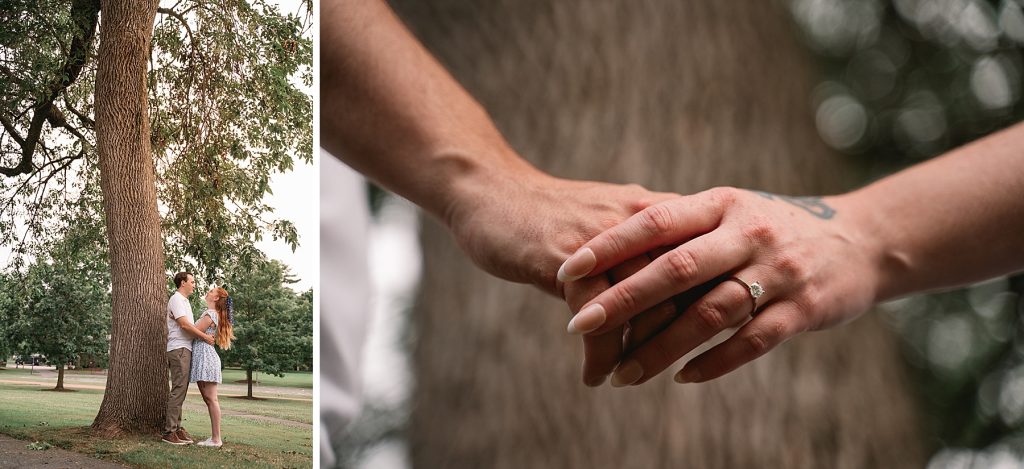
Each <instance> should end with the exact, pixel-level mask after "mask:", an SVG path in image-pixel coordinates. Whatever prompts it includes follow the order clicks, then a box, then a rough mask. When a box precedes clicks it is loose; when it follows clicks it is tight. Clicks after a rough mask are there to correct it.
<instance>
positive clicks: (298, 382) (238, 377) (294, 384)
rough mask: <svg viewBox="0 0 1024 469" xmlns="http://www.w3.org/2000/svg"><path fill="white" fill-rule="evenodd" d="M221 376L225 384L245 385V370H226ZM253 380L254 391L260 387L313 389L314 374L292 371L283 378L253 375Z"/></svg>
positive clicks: (264, 374)
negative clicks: (254, 380) (254, 381)
mask: <svg viewBox="0 0 1024 469" xmlns="http://www.w3.org/2000/svg"><path fill="white" fill-rule="evenodd" d="M221 375H222V376H223V382H224V383H225V384H227V383H230V384H240V385H244V384H245V383H244V382H242V381H245V370H239V369H236V368H225V369H224V371H223V372H222V373H221ZM253 378H255V379H256V383H254V384H253V389H258V388H259V387H260V386H278V387H284V388H306V389H313V373H311V372H309V371H291V372H288V373H285V375H284V377H283V378H281V377H277V376H274V375H269V374H266V373H253Z"/></svg>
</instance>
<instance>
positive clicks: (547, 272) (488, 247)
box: [443, 170, 678, 298]
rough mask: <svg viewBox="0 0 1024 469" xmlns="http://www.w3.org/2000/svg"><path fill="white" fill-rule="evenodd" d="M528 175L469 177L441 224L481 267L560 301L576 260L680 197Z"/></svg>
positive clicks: (460, 188)
mask: <svg viewBox="0 0 1024 469" xmlns="http://www.w3.org/2000/svg"><path fill="white" fill-rule="evenodd" d="M524 173H525V174H524ZM524 173H516V174H509V173H494V172H489V173H486V174H480V175H479V176H478V177H477V178H475V179H472V178H467V180H466V181H463V182H461V183H460V187H459V189H458V192H459V196H458V197H456V198H455V199H454V200H453V201H452V203H451V204H450V205H449V206H448V208H447V209H446V210H445V211H444V214H443V219H444V222H445V223H446V224H447V226H448V228H449V229H450V230H451V231H452V233H453V234H454V236H455V239H456V241H457V242H458V244H459V246H460V247H461V248H462V250H463V251H465V252H466V254H468V255H469V256H470V258H472V259H473V262H475V263H476V264H477V265H478V266H479V267H481V268H482V269H484V270H486V271H487V272H490V273H491V274H493V275H495V276H497V277H500V278H503V279H506V280H510V281H513V282H519V283H530V284H533V285H535V286H537V287H539V288H540V289H542V290H544V291H546V292H548V293H551V294H553V295H556V296H558V297H559V298H564V297H565V294H564V292H563V291H562V283H561V282H559V281H558V280H557V279H556V272H557V270H558V266H559V265H560V264H561V263H562V262H563V261H564V260H565V259H566V258H567V257H568V256H569V255H570V254H572V253H573V252H575V251H576V249H578V248H579V247H580V246H582V245H583V243H586V242H587V241H588V240H590V239H591V238H593V237H594V236H596V235H597V234H598V233H601V232H602V231H604V230H606V229H608V228H611V227H613V226H615V225H617V224H618V223H619V222H621V221H623V220H625V219H627V218H629V217H630V216H631V215H633V214H634V213H637V212H639V211H641V210H643V209H644V208H647V207H648V206H650V205H653V204H655V203H658V202H661V201H664V200H668V199H670V198H674V197H678V195H676V194H665V193H658V192H651V191H648V190H647V189H644V188H643V187H640V186H637V185H632V184H631V185H621V184H607V183H601V182H591V181H574V180H568V179H559V178H555V177H551V176H548V175H546V174H544V173H542V172H540V171H536V170H532V171H524Z"/></svg>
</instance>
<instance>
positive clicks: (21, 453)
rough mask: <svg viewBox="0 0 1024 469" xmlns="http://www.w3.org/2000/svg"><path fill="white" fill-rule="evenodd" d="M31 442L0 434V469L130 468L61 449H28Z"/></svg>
mask: <svg viewBox="0 0 1024 469" xmlns="http://www.w3.org/2000/svg"><path fill="white" fill-rule="evenodd" d="M28 445H29V442H27V441H24V440H17V439H14V438H11V437H9V436H7V435H3V434H0V468H15V467H17V468H25V469H44V468H45V469H71V468H90V469H91V468H96V469H125V468H127V467H129V466H122V465H120V464H116V463H112V462H109V461H102V460H99V459H94V458H90V457H89V456H86V455H84V454H81V453H75V452H73V451H68V450H64V449H60V448H56V447H53V448H50V449H46V450H32V449H28Z"/></svg>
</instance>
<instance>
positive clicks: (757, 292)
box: [750, 282, 764, 301]
mask: <svg viewBox="0 0 1024 469" xmlns="http://www.w3.org/2000/svg"><path fill="white" fill-rule="evenodd" d="M761 295H764V287H762V286H761V284H760V283H757V282H754V283H751V284H750V296H752V297H754V300H755V301H756V300H757V299H758V298H760V297H761Z"/></svg>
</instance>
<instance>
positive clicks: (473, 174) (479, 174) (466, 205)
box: [430, 148, 554, 230]
mask: <svg viewBox="0 0 1024 469" xmlns="http://www.w3.org/2000/svg"><path fill="white" fill-rule="evenodd" d="M440 159H441V160H444V161H445V166H446V167H448V170H447V171H446V173H447V175H446V177H445V178H444V179H445V181H446V183H445V184H442V185H440V187H441V188H442V190H441V191H440V200H439V203H438V204H437V206H436V208H435V209H433V210H430V211H431V212H432V213H433V214H434V215H435V216H437V217H438V218H440V219H441V221H442V222H443V223H444V224H445V226H447V227H448V228H449V229H450V230H455V229H456V228H457V227H458V226H459V225H461V224H463V223H465V222H466V221H467V220H469V219H471V218H473V216H474V214H476V213H477V212H479V211H480V210H486V209H488V208H489V207H491V206H493V205H494V204H495V203H500V202H501V201H508V200H515V194H516V193H521V192H522V191H529V190H531V188H535V187H537V186H540V185H542V184H543V183H544V181H546V180H549V179H554V178H553V177H551V176H549V175H547V174H546V173H544V172H542V171H540V170H538V169H536V168H534V167H533V166H531V165H530V164H529V163H528V162H526V161H525V160H523V159H522V158H521V157H519V156H518V155H517V154H516V153H515V152H514V151H512V150H511V149H510V148H503V149H500V150H498V151H496V152H494V153H491V154H489V155H487V156H483V157H481V156H477V155H472V156H470V155H466V154H464V153H458V152H449V153H447V154H445V155H444V156H442V157H440Z"/></svg>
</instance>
